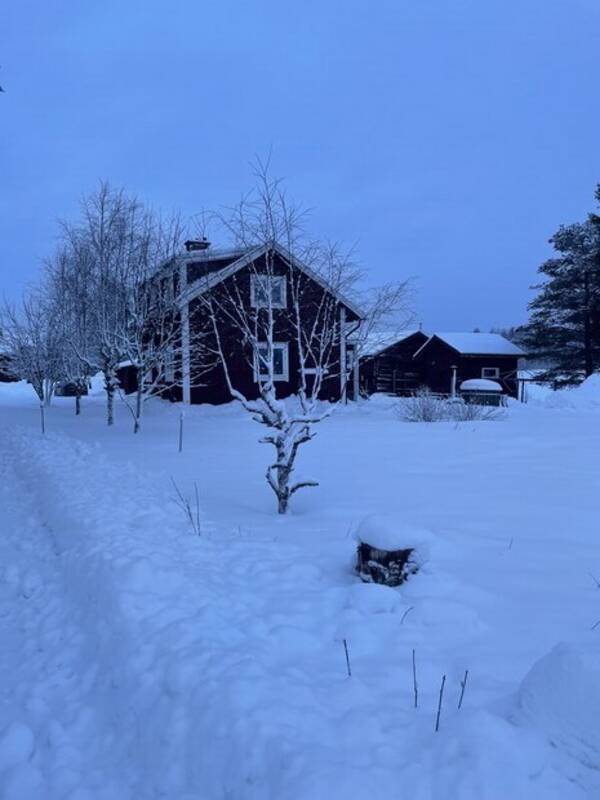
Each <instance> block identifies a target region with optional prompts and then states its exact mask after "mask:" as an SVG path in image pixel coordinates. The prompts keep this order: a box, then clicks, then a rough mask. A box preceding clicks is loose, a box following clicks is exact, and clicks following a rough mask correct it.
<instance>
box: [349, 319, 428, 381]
mask: <svg viewBox="0 0 600 800" xmlns="http://www.w3.org/2000/svg"><path fill="white" fill-rule="evenodd" d="M427 340H428V337H427V336H426V334H424V333H423V331H420V330H414V329H413V330H400V331H385V332H378V333H374V334H372V335H371V336H369V337H368V339H367V341H366V342H365V344H364V347H363V350H362V355H361V359H360V389H361V392H362V393H364V394H373V393H374V392H384V393H386V394H398V395H403V394H411V393H412V392H414V391H415V390H416V389H418V388H419V386H420V385H421V375H420V373H419V369H418V366H417V365H416V364H415V362H414V361H413V355H414V353H415V352H416V351H417V350H418V349H419V348H420V347H421V346H422V345H424V344H425V343H426V342H427Z"/></svg>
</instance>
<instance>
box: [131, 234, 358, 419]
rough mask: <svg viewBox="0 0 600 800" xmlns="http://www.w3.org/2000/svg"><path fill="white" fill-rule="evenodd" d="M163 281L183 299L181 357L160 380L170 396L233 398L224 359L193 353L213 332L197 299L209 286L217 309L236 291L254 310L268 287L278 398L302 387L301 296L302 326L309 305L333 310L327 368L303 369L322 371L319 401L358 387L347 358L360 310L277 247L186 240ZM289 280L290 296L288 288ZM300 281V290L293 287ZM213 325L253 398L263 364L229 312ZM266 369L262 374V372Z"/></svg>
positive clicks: (242, 387)
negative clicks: (238, 246)
mask: <svg viewBox="0 0 600 800" xmlns="http://www.w3.org/2000/svg"><path fill="white" fill-rule="evenodd" d="M161 280H162V281H165V280H172V281H173V290H174V291H175V292H176V293H177V294H178V295H180V296H181V298H182V301H181V303H180V317H179V324H180V331H181V332H180V343H181V346H180V348H179V350H180V355H179V356H178V357H177V359H176V361H175V362H174V363H172V364H171V365H170V366H169V369H170V371H171V372H172V373H173V374H175V376H176V379H175V380H174V381H173V380H171V381H165V383H167V382H170V384H171V386H170V388H169V389H168V390H166V391H165V393H164V394H165V396H168V397H169V399H171V400H174V401H183V402H185V403H214V404H218V403H226V402H229V401H230V400H231V399H232V398H231V393H230V391H229V389H228V386H227V381H226V377H225V372H224V369H223V364H222V363H220V362H219V360H218V359H216V360H214V363H212V364H207V363H205V362H203V359H202V358H197V357H196V356H197V355H198V353H197V352H196V351H197V350H199V349H200V346H199V345H198V346H197V345H196V344H195V343H197V342H201V341H202V337H203V336H205V335H208V337H212V336H214V333H213V328H212V327H211V325H210V324H208V325H207V311H206V305H205V303H203V299H205V298H204V297H203V296H204V295H205V293H207V292H210V293H211V297H212V298H213V302H214V307H216V308H225V306H226V303H227V302H230V299H231V297H233V296H235V297H236V298H238V300H237V301H238V302H239V304H240V305H242V306H243V307H244V308H247V309H250V310H254V311H256V309H261V308H265V307H266V303H265V298H267V297H268V294H266V293H270V302H269V305H270V307H271V309H272V313H273V315H274V337H273V338H274V342H273V353H272V356H271V358H272V364H273V370H274V377H275V381H276V382H277V394H278V396H279V397H286V396H289V395H292V394H296V393H297V392H298V389H299V387H300V360H299V353H298V347H297V340H298V337H297V335H296V330H295V325H296V317H295V310H294V305H293V298H294V296H296V297H297V298H299V299H298V302H299V303H300V304H301V306H302V307H301V318H302V324H303V325H304V324H306V325H309V324H311V323H310V320H311V319H314V318H315V314H316V313H318V311H315V310H318V309H322V308H323V307H324V305H327V306H328V307H329V308H331V309H332V310H331V314H332V317H333V319H334V320H335V322H334V327H335V329H336V330H337V331H338V332H339V333H338V335H337V338H336V340H335V343H334V344H333V345H332V346H331V350H330V354H329V357H328V359H327V365H326V368H323V367H322V365H321V364H315V366H314V367H310V366H309V367H308V368H307V369H306V370H305V374H306V375H307V376H308V377H309V378H310V375H311V374H313V375H316V373H317V370H321V372H320V376H322V375H323V374H324V375H325V376H324V377H323V379H322V386H321V391H320V394H319V396H320V397H321V398H322V399H324V400H339V399H340V398H341V397H342V396H350V397H352V396H353V395H354V394H355V393H356V392H357V391H358V364H357V363H356V364H355V363H354V359H353V345H352V334H353V333H355V332H356V329H357V327H358V326H359V324H360V321H361V319H362V314H361V311H360V310H359V309H358V308H357V307H356V306H355V305H354V304H353V303H352V301H350V300H349V299H347V298H345V297H344V296H342V295H341V294H340V293H339V292H337V291H335V290H334V289H333V288H332V287H331V286H329V285H328V284H327V282H326V281H325V280H324V279H323V278H322V277H321V276H320V275H318V274H317V273H315V272H314V271H312V270H311V269H310V268H309V267H308V266H306V265H304V264H302V263H301V262H300V261H298V260H297V259H296V258H294V257H293V256H291V255H290V254H289V253H287V252H286V251H285V250H284V249H283V248H280V247H279V246H277V245H273V246H270V247H266V246H263V247H255V248H252V249H244V250H243V249H238V250H213V249H212V248H211V247H210V246H209V243H208V242H206V241H205V240H202V241H190V242H187V243H186V252H184V253H182V254H180V255H179V256H178V257H177V258H176V259H174V260H173V261H172V262H171V263H170V264H169V265H167V266H166V267H165V268H164V269H163V272H162V277H161ZM292 280H293V281H294V284H293V286H294V288H295V290H296V295H294V292H293V291H292V283H291V281H292ZM300 285H301V291H299V290H298V286H300ZM226 298H228V299H226ZM218 327H219V331H220V332H219V336H220V338H221V345H222V348H223V352H226V353H227V364H228V367H229V372H230V375H231V378H232V383H233V385H234V387H235V388H236V390H238V391H240V392H242V393H243V394H244V395H245V396H246V397H247V398H249V399H252V398H256V397H257V396H258V389H259V373H258V370H262V366H261V364H256V363H253V357H252V349H251V348H250V347H249V344H248V342H247V341H246V339H245V336H244V334H243V331H241V330H240V327H239V326H238V325H236V324H235V322H234V321H233V320H232V319H230V317H229V316H228V315H227V313H224V314H222V316H221V318H220V320H219V326H218ZM206 331H208V334H207V333H206ZM265 347H266V345H265ZM264 374H265V373H264V372H263V371H261V372H260V376H264ZM120 377H121V380H123V377H122V376H120ZM313 380H314V378H313ZM127 388H128V389H131V388H133V387H127Z"/></svg>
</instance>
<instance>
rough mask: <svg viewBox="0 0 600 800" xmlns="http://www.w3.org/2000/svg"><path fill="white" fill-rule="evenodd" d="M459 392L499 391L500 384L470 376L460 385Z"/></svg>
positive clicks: (500, 389)
mask: <svg viewBox="0 0 600 800" xmlns="http://www.w3.org/2000/svg"><path fill="white" fill-rule="evenodd" d="M460 390H461V392H501V391H502V386H500V384H499V383H496V381H490V380H488V379H487V378H470V379H469V380H468V381H463V382H462V383H461V385H460Z"/></svg>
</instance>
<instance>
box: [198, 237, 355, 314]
mask: <svg viewBox="0 0 600 800" xmlns="http://www.w3.org/2000/svg"><path fill="white" fill-rule="evenodd" d="M269 248H272V249H273V250H276V251H277V253H279V255H280V256H281V258H282V259H284V260H285V261H287V262H288V264H290V265H291V266H293V267H294V268H296V269H298V270H300V271H302V272H304V273H305V274H306V275H308V276H309V277H310V278H312V279H313V280H314V281H315V283H318V284H319V285H320V286H322V287H323V289H325V290H326V291H328V292H331V293H332V294H334V295H335V296H336V297H337V298H338V300H339V301H340V303H342V304H343V305H345V306H346V308H348V309H349V310H350V311H352V312H353V313H354V314H355V315H356V316H357V317H358V318H359V319H363V318H364V316H365V315H364V313H363V312H362V311H361V310H360V308H358V306H356V305H355V304H354V302H353V301H352V300H349V299H348V298H347V297H345V296H344V295H343V294H342V293H341V292H339V291H337V290H336V289H334V288H333V287H332V286H331V285H329V284H328V283H327V281H326V280H325V279H324V278H323V277H321V275H319V274H318V273H317V272H315V271H314V270H313V269H311V268H310V267H309V266H307V265H306V264H303V263H302V261H300V260H299V259H297V258H296V257H295V256H294V255H292V253H290V252H288V251H287V250H285V248H283V247H281V245H278V244H274V245H258V246H257V247H252V248H250V249H248V250H245V251H232V252H236V253H237V252H241V253H242V255H241V256H240V257H239V258H237V259H236V260H235V261H233V262H232V263H231V264H228V265H227V266H226V267H224V268H223V269H220V270H216V271H215V272H210V273H208V275H205V276H203V277H202V278H200V279H198V280H197V281H195V282H194V283H193V284H191V285H190V287H189V291H188V293H187V294H186V297H185V299H186V301H188V302H189V301H190V300H192V299H193V298H194V297H198V296H199V295H201V294H204V292H207V291H209V290H210V289H212V288H213V287H214V286H216V285H217V284H219V283H221V282H222V281H224V280H225V279H226V278H229V277H230V276H232V275H235V274H236V272H239V270H241V269H243V268H244V267H247V266H248V265H249V264H252V262H253V261H255V260H256V259H257V258H260V257H261V255H263V253H266V252H267V250H269ZM200 252H201V253H202V254H203V253H205V252H206V251H200ZM215 252H217V251H215ZM223 252H225V251H221V253H223ZM189 255H190V254H188V253H186V254H185V256H184V257H185V258H186V259H188V260H189V258H188V257H189ZM220 257H221V258H225V257H226V256H223V255H221V256H220ZM193 260H194V261H203V260H206V259H205V258H204V256H203V255H202V257H198V253H196V257H195V258H194V259H193Z"/></svg>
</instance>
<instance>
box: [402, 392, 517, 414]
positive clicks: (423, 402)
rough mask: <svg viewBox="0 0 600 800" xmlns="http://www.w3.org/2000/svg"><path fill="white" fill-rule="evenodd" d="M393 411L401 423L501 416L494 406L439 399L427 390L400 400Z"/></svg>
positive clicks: (460, 399)
mask: <svg viewBox="0 0 600 800" xmlns="http://www.w3.org/2000/svg"><path fill="white" fill-rule="evenodd" d="M395 411H396V414H397V416H398V417H399V418H400V419H401V420H402V421H403V422H474V421H480V420H481V421H489V420H497V419H501V418H502V416H503V412H502V411H501V410H499V409H498V408H497V407H495V406H482V405H478V404H476V403H466V402H465V401H464V400H463V399H462V398H461V397H454V398H445V397H440V396H439V395H435V394H432V392H430V391H429V390H428V389H419V390H418V391H417V392H415V394H413V395H412V396H411V397H405V398H402V399H401V400H399V401H398V403H397V404H396V407H395Z"/></svg>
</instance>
